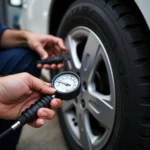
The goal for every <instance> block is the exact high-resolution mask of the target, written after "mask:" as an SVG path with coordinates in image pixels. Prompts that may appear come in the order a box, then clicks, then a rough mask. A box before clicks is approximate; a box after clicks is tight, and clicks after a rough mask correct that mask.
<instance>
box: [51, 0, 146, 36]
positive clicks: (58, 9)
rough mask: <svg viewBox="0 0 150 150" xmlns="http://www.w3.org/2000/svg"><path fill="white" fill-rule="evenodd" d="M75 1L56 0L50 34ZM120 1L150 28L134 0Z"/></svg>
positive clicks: (55, 30) (107, 0) (56, 28)
mask: <svg viewBox="0 0 150 150" xmlns="http://www.w3.org/2000/svg"><path fill="white" fill-rule="evenodd" d="M74 1H75V0H63V1H62V0H54V3H53V8H52V12H51V18H50V21H49V26H50V28H49V33H50V34H53V35H56V33H57V30H58V27H59V24H60V22H61V20H62V18H63V16H64V14H65V12H66V11H67V9H68V8H69V6H70V5H71V4H72V3H73V2H74ZM105 1H106V2H109V1H111V0H105ZM120 1H121V2H122V3H124V4H126V5H127V6H128V7H130V8H131V10H132V11H133V13H134V15H135V16H136V18H137V19H138V20H140V22H141V24H142V25H143V26H144V27H145V29H146V28H147V29H149V28H148V25H147V23H146V21H145V19H144V17H143V15H142V13H141V11H140V10H139V8H138V6H137V5H136V3H135V1H134V0H120ZM146 32H147V31H146Z"/></svg>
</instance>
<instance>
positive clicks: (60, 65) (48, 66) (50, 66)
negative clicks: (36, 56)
mask: <svg viewBox="0 0 150 150" xmlns="http://www.w3.org/2000/svg"><path fill="white" fill-rule="evenodd" d="M63 66H64V64H58V65H56V64H52V65H47V64H45V65H42V64H38V65H37V67H38V68H40V69H41V68H44V69H60V68H62V67H63Z"/></svg>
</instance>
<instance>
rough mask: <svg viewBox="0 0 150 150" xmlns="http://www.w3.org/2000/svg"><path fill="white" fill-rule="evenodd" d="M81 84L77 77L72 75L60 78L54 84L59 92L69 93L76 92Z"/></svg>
mask: <svg viewBox="0 0 150 150" xmlns="http://www.w3.org/2000/svg"><path fill="white" fill-rule="evenodd" d="M78 84H79V81H78V79H77V78H76V76H74V75H71V74H64V75H61V76H59V77H58V78H57V79H56V80H55V82H54V87H55V89H56V90H57V91H60V92H63V93H67V92H71V91H74V90H75V89H76V88H77V86H78Z"/></svg>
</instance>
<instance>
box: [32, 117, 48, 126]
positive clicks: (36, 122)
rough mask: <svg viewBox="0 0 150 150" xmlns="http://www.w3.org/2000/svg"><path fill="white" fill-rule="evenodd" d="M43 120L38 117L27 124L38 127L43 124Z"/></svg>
mask: <svg viewBox="0 0 150 150" xmlns="http://www.w3.org/2000/svg"><path fill="white" fill-rule="evenodd" d="M44 122H45V121H44V119H42V118H38V119H37V120H35V121H33V122H32V123H29V125H30V126H32V127H34V128H40V127H42V126H43V124H44Z"/></svg>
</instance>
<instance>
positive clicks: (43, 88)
mask: <svg viewBox="0 0 150 150" xmlns="http://www.w3.org/2000/svg"><path fill="white" fill-rule="evenodd" d="M29 88H30V89H32V90H34V91H37V92H40V93H42V94H55V92H56V90H55V89H54V88H52V87H50V83H47V82H44V81H42V80H40V79H38V78H36V77H34V76H31V77H30V80H29Z"/></svg>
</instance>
